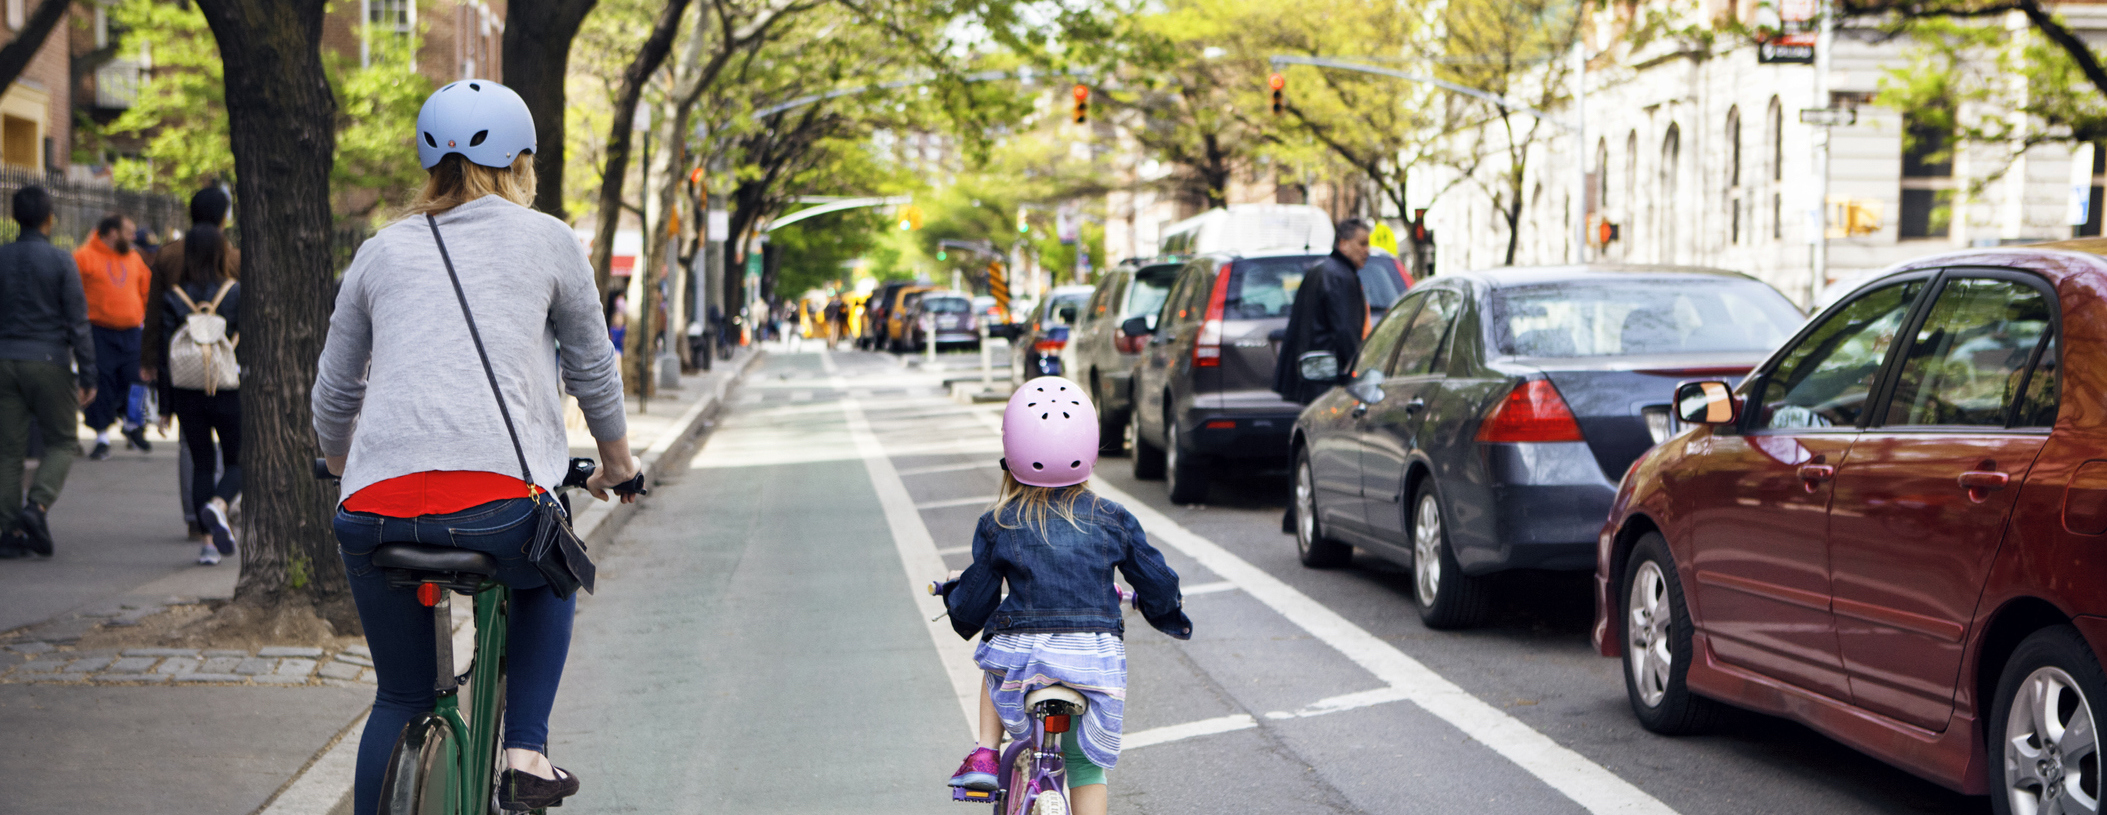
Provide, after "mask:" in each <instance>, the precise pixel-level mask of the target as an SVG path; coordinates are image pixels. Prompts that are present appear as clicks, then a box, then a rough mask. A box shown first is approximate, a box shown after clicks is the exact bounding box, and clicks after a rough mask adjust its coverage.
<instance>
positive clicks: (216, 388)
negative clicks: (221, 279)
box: [168, 280, 241, 396]
mask: <svg viewBox="0 0 2107 815" xmlns="http://www.w3.org/2000/svg"><path fill="white" fill-rule="evenodd" d="M233 288H234V281H232V280H229V281H227V282H225V283H221V284H220V287H219V293H218V294H215V295H213V297H212V302H210V303H206V304H205V305H203V306H200V305H198V304H197V302H196V301H193V300H191V299H190V295H189V294H188V293H186V292H184V291H183V287H182V286H174V287H171V288H170V289H169V291H172V292H175V293H176V296H177V297H179V298H182V300H183V305H186V306H189V307H190V316H188V317H185V318H183V326H182V327H181V328H178V329H176V332H175V335H174V336H173V337H171V338H170V339H169V341H168V384H170V385H172V386H174V387H178V388H184V389H187V390H201V391H204V392H205V395H207V396H210V395H213V394H216V393H218V392H220V391H222V390H233V389H235V388H237V387H240V386H241V363H239V362H237V361H235V359H234V344H235V340H234V339H230V338H228V337H227V318H225V317H221V316H219V314H218V313H217V312H218V311H219V304H220V301H221V300H224V299H226V298H227V292H228V291H230V290H232V289H233Z"/></svg>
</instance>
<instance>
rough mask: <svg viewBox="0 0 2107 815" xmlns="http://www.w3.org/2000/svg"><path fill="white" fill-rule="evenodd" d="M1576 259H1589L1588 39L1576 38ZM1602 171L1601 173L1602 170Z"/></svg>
mask: <svg viewBox="0 0 2107 815" xmlns="http://www.w3.org/2000/svg"><path fill="white" fill-rule="evenodd" d="M1573 147H1574V150H1575V151H1576V152H1574V154H1573V212H1572V214H1571V216H1570V217H1571V218H1572V221H1573V262H1574V263H1576V264H1579V263H1586V262H1588V39H1587V35H1586V34H1582V35H1581V36H1579V37H1576V38H1574V40H1573ZM1598 172H1600V171H1599V170H1598Z"/></svg>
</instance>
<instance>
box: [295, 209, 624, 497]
mask: <svg viewBox="0 0 2107 815" xmlns="http://www.w3.org/2000/svg"><path fill="white" fill-rule="evenodd" d="M438 220H439V234H440V235H441V236H443V237H445V239H446V249H447V252H448V254H450V255H451V256H452V258H453V261H454V269H455V271H456V272H458V273H459V274H460V276H461V287H462V289H463V290H464V291H465V292H467V295H468V305H469V308H470V309H471V310H472V311H473V312H474V313H475V318H476V328H477V330H478V331H479V332H481V334H482V336H483V347H484V349H485V350H487V351H488V352H489V354H490V364H491V366H492V368H493V369H495V370H496V372H497V379H498V383H499V385H500V386H501V387H502V388H503V389H504V392H505V403H506V406H507V407H508V408H509V409H510V410H511V412H512V422H513V425H514V426H515V427H517V428H518V430H519V440H520V444H521V446H522V447H523V448H525V450H526V455H527V463H528V465H529V466H530V467H531V468H532V469H533V475H534V479H533V480H534V483H536V484H539V485H541V486H543V487H554V486H555V485H556V484H557V483H558V482H560V481H562V480H563V476H564V472H565V467H566V465H567V463H568V457H569V450H570V444H569V442H568V441H567V440H566V438H565V435H564V427H563V391H569V392H570V393H571V395H573V396H576V397H578V406H579V408H580V409H582V410H583V411H584V412H585V421H586V424H587V426H588V427H590V428H591V429H592V434H593V438H595V439H600V440H602V441H606V440H612V439H619V438H622V437H623V436H626V435H628V432H629V430H628V422H627V420H626V419H625V418H624V417H623V415H622V377H621V372H620V371H619V370H618V369H617V364H616V359H617V358H616V356H615V347H614V343H613V342H612V341H610V340H609V339H608V336H607V321H606V318H605V317H603V316H602V315H601V312H600V299H599V294H598V289H597V287H595V286H594V285H593V272H592V267H591V266H590V265H588V264H587V262H586V259H585V250H584V248H583V247H581V246H580V245H579V244H578V240H577V238H576V237H574V236H573V234H572V233H571V230H570V228H569V227H566V226H564V225H563V222H561V221H558V220H556V219H555V218H551V217H549V216H547V215H544V214H542V213H539V212H535V211H534V210H531V209H527V208H526V207H522V206H520V205H518V204H514V203H512V202H510V201H507V200H505V199H503V198H500V197H498V196H495V195H489V196H484V197H483V198H479V199H477V200H474V201H470V202H468V203H466V204H462V205H460V206H458V207H455V208H453V209H451V210H448V211H447V212H444V213H441V214H440V215H439V216H438ZM559 343H561V345H560V346H559ZM559 347H560V348H561V353H560V354H559V352H558V349H559ZM559 358H560V362H559ZM559 377H560V378H561V380H562V385H561V388H560V389H559V386H558V378H559ZM313 402H314V413H315V435H316V436H318V437H319V438H320V440H321V443H322V452H323V453H324V454H326V455H332V456H339V455H346V454H349V456H350V460H349V461H348V462H347V464H346V466H345V469H344V483H343V495H344V496H346V497H349V496H350V495H352V494H353V493H356V492H358V491H359V490H360V489H363V488H365V487H366V486H368V485H370V484H373V483H376V482H380V481H386V480H388V479H390V478H395V477H397V476H403V475H409V474H411V473H420V472H429V471H434V470H474V471H482V472H492V473H502V474H505V475H510V476H518V475H519V459H518V457H517V456H515V455H514V454H513V451H512V442H511V440H510V439H509V438H508V437H507V436H506V435H505V423H504V420H503V418H502V417H501V416H500V415H499V414H498V405H497V400H496V399H495V398H494V397H493V396H492V395H491V393H490V381H489V379H488V378H487V377H485V376H484V374H483V365H482V362H481V361H480V360H478V359H477V357H476V349H475V344H474V343H473V342H472V341H471V340H470V338H469V335H468V324H467V322H465V321H464V320H463V319H462V316H461V305H460V302H459V300H457V299H456V298H455V296H454V289H453V284H452V283H451V282H449V281H448V280H447V277H446V267H445V266H444V265H442V264H441V263H440V260H439V250H438V247H437V246H436V245H435V244H434V243H433V241H432V232H431V228H430V227H429V226H427V225H426V224H425V220H424V218H423V217H422V216H417V217H411V218H405V219H403V220H401V221H397V222H396V223H393V224H390V225H388V226H387V227H385V228H383V229H382V230H381V231H380V232H379V233H378V234H376V235H374V236H373V237H372V238H370V239H368V240H367V241H366V242H365V243H364V244H363V245H361V246H359V250H358V256H357V257H355V258H353V259H352V261H351V268H350V269H349V270H347V271H346V272H345V273H344V283H343V288H342V289H341V290H340V291H339V292H338V293H337V305H336V313H335V315H334V316H332V317H330V320H329V339H328V342H327V344H326V345H324V347H323V349H322V362H321V371H320V372H319V373H318V374H317V376H316V377H315V387H314V394H313Z"/></svg>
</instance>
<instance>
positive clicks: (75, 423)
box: [0, 186, 95, 559]
mask: <svg viewBox="0 0 2107 815" xmlns="http://www.w3.org/2000/svg"><path fill="white" fill-rule="evenodd" d="M13 204H14V217H15V222H16V223H18V224H20V225H21V227H22V235H21V237H20V238H18V239H16V240H15V242H14V243H11V244H8V245H6V246H0V559H4V558H19V557H25V556H27V555H29V554H32V553H33V554H39V555H49V554H51V527H50V525H49V524H48V523H46V521H45V517H44V515H45V512H46V511H48V510H49V509H50V508H51V502H53V501H56V500H58V497H59V489H60V488H61V487H64V486H65V484H66V471H67V470H69V469H71V468H72V466H73V460H74V459H75V458H76V457H78V456H79V455H80V441H79V440H78V439H77V435H78V434H79V432H80V429H79V428H80V407H81V406H82V405H85V404H88V403H89V402H90V401H93V400H94V399H95V341H94V339H93V337H92V335H90V334H89V332H88V300H87V298H86V297H85V296H83V295H82V293H81V282H80V271H79V270H78V269H77V268H76V267H75V266H74V264H73V256H72V255H69V254H67V253H66V251H65V250H63V249H60V248H58V247H56V246H52V245H51V227H52V224H53V222H54V221H55V220H56V218H55V217H54V216H53V214H52V202H51V193H49V192H46V191H45V190H44V188H42V187H37V186H28V187H23V188H22V189H20V190H17V191H15V195H14V201H13ZM69 357H70V360H69ZM69 362H70V363H71V364H72V367H71V368H70V369H69V368H68V363H69ZM32 427H35V428H41V429H42V431H43V434H44V458H43V461H42V463H40V464H39V465H38V466H37V479H36V482H35V483H33V484H31V485H30V487H29V500H28V502H27V503H25V504H23V505H22V508H21V509H20V510H19V511H17V510H16V509H15V506H14V502H15V497H16V496H19V495H21V494H22V470H23V468H22V459H23V456H24V454H25V453H26V450H27V448H28V446H29V434H30V432H31V429H32Z"/></svg>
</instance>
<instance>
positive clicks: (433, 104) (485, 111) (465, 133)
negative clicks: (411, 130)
mask: <svg viewBox="0 0 2107 815" xmlns="http://www.w3.org/2000/svg"><path fill="white" fill-rule="evenodd" d="M533 149H534V114H533V113H530V112H528V110H527V103H526V101H525V100H523V99H520V98H519V94H517V93H514V92H513V90H512V89H511V88H507V87H505V86H503V85H500V84H498V83H496V82H492V81H490V80H488V79H463V80H461V81H459V82H455V83H452V84H449V85H447V86H446V87H443V88H440V89H439V90H437V91H433V92H432V96H431V98H430V99H426V100H424V108H423V109H422V110H419V111H417V160H418V161H419V162H422V163H423V164H424V169H427V170H429V169H431V168H433V167H435V166H437V165H438V164H439V160H440V159H443V158H445V157H446V154H448V153H460V154H461V157H462V158H465V159H468V160H469V161H472V162H475V163H477V164H481V165H483V166H485V167H495V168H498V169H504V168H507V167H511V166H512V161H513V160H514V159H516V158H518V157H519V154H520V151H523V150H533Z"/></svg>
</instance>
